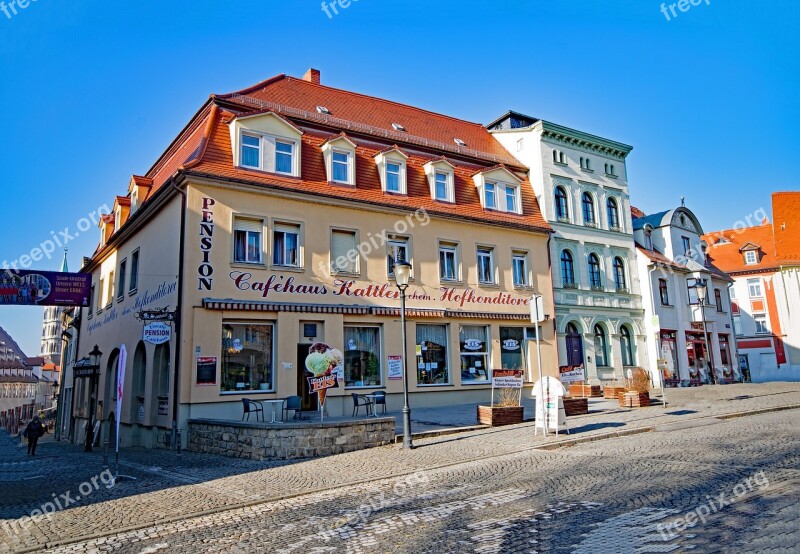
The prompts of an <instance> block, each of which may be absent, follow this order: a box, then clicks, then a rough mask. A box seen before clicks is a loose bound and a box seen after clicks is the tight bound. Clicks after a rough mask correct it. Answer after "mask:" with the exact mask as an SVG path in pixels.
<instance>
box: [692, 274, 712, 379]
mask: <svg viewBox="0 0 800 554" xmlns="http://www.w3.org/2000/svg"><path fill="white" fill-rule="evenodd" d="M694 290H695V292H696V293H697V300H698V302H700V313H701V314H702V317H703V344H704V345H705V352H704V353H703V357H704V358H705V361H706V367H707V368H708V378H709V380H710V381H711V384H712V385H715V384H716V379H715V378H714V368H713V367H711V358H710V356H709V351H708V330H707V329H706V298H708V285H707V284H706V282H705V280H703V281H701V280H700V279H696V280H695V285H694Z"/></svg>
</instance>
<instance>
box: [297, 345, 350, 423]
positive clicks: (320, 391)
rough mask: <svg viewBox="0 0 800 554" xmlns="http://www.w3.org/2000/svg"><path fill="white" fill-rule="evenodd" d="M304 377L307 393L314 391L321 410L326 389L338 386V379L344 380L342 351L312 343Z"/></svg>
mask: <svg viewBox="0 0 800 554" xmlns="http://www.w3.org/2000/svg"><path fill="white" fill-rule="evenodd" d="M308 374H310V376H309V375H308ZM306 379H307V380H308V390H309V393H310V394H315V393H316V395H317V397H318V398H319V406H320V410H321V411H322V409H323V407H324V406H325V396H326V395H327V391H328V389H335V388H339V381H340V380H342V381H343V380H344V354H342V351H341V350H339V349H337V348H331V347H330V346H328V345H327V344H325V343H322V342H315V343H314V344H312V345H311V347H310V348H309V349H308V356H306ZM323 413H324V412H323Z"/></svg>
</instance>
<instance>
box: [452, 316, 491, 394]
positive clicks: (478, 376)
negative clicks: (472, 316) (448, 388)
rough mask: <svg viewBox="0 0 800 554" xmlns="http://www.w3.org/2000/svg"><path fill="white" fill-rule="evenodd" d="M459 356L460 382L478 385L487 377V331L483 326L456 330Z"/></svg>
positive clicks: (469, 326)
mask: <svg viewBox="0 0 800 554" xmlns="http://www.w3.org/2000/svg"><path fill="white" fill-rule="evenodd" d="M458 342H459V346H460V354H461V382H462V383H478V382H486V381H489V380H490V379H491V375H489V369H490V368H489V330H488V328H487V327H485V326H483V325H462V326H460V327H459V329H458Z"/></svg>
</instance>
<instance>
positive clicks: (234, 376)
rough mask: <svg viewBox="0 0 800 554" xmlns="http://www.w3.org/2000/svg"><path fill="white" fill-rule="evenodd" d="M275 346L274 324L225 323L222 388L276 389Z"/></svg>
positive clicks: (226, 389)
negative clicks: (274, 374)
mask: <svg viewBox="0 0 800 554" xmlns="http://www.w3.org/2000/svg"><path fill="white" fill-rule="evenodd" d="M273 347H274V344H273V326H272V324H271V323H225V324H223V326H222V384H221V390H222V391H223V392H232V393H235V392H248V391H258V390H263V391H271V390H273V385H274V381H273V368H272V362H273V355H272V354H273Z"/></svg>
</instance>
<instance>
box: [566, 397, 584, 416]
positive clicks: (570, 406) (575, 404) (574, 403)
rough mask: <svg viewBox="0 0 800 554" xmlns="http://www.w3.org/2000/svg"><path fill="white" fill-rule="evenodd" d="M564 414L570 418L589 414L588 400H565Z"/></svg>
mask: <svg viewBox="0 0 800 554" xmlns="http://www.w3.org/2000/svg"><path fill="white" fill-rule="evenodd" d="M564 412H566V414H567V415H568V416H575V415H586V414H588V413H589V399H588V398H564Z"/></svg>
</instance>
